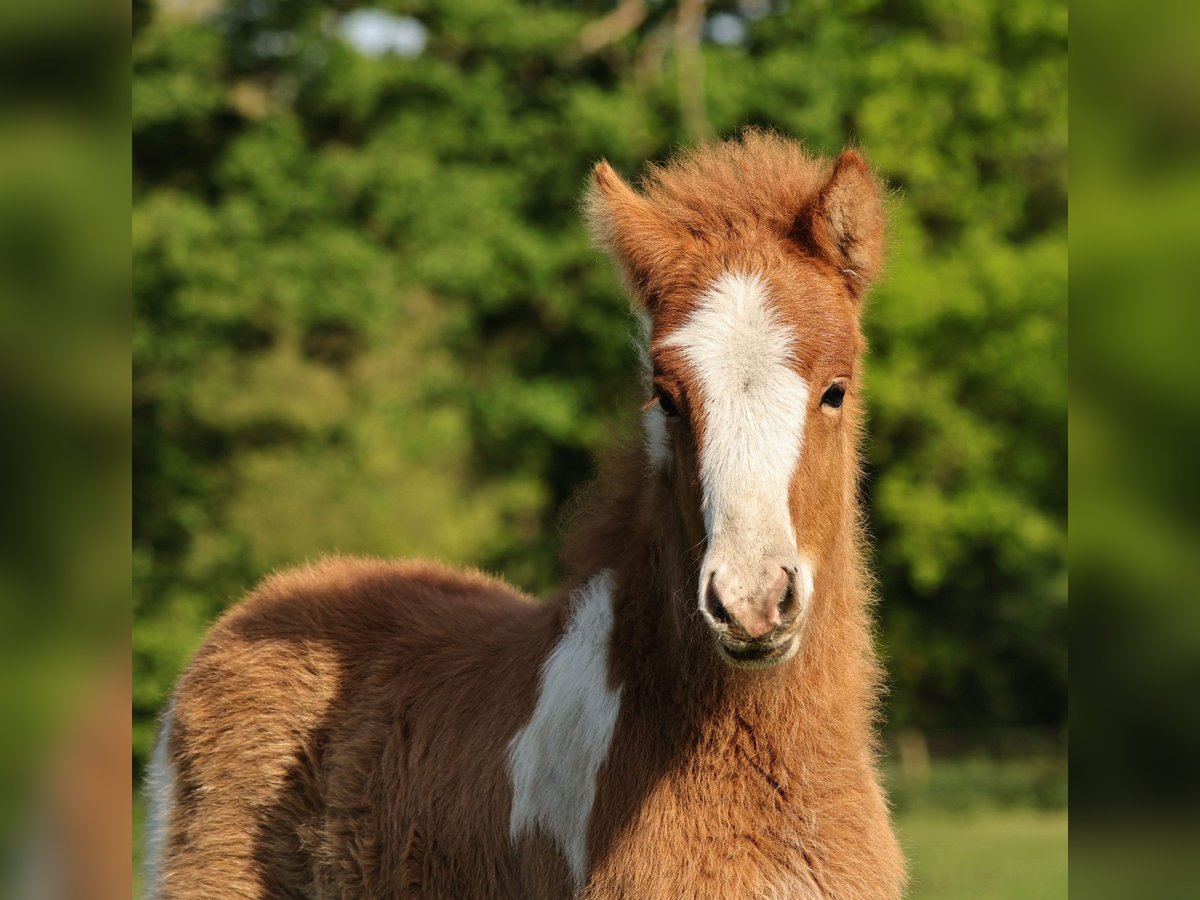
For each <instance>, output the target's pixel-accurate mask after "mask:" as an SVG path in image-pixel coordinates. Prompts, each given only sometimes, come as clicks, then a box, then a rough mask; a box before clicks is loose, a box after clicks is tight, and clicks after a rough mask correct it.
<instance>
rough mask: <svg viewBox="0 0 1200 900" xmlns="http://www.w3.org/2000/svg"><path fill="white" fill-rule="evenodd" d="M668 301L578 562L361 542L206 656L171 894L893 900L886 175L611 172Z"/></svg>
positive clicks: (731, 149) (694, 158) (164, 872)
mask: <svg viewBox="0 0 1200 900" xmlns="http://www.w3.org/2000/svg"><path fill="white" fill-rule="evenodd" d="M587 212H588V218H589V221H590V225H591V227H592V230H593V232H594V234H595V236H596V238H597V240H598V242H599V243H600V244H601V245H602V246H603V247H604V248H605V249H606V250H607V251H608V253H609V254H610V255H611V256H612V258H613V260H614V262H615V263H616V265H617V267H618V268H619V269H620V271H621V273H622V275H623V277H624V280H625V282H626V284H627V286H628V289H629V292H630V294H631V295H632V300H633V303H634V307H635V310H636V311H637V313H638V315H639V317H640V318H641V320H642V323H643V325H644V347H643V349H644V354H643V357H644V359H645V364H646V372H645V376H646V384H647V398H648V399H647V403H646V406H645V407H644V411H643V418H644V426H645V441H644V445H643V446H642V447H641V448H639V449H638V450H637V452H636V453H630V454H629V456H628V458H627V459H624V460H622V461H621V462H620V464H619V465H617V466H615V467H614V469H615V470H614V471H613V472H611V473H609V474H608V476H607V477H606V478H605V479H602V482H601V487H600V489H599V490H598V491H597V492H596V494H597V495H596V497H595V498H594V499H593V503H592V511H591V512H590V514H588V515H586V516H585V517H584V519H583V522H582V524H581V526H580V527H579V528H578V529H577V530H576V533H575V535H574V537H573V540H572V541H571V546H570V548H569V556H570V561H571V563H572V565H573V566H574V568H575V571H576V573H577V574H576V576H575V577H574V578H573V579H572V581H571V582H570V584H569V586H568V588H567V589H565V590H564V591H563V592H562V593H560V594H559V595H557V596H556V597H554V598H552V599H550V600H548V601H545V602H541V603H538V602H534V601H532V600H531V599H530V598H528V597H526V596H524V595H522V594H520V593H518V592H517V591H515V590H513V589H512V588H510V587H508V586H507V585H505V584H503V583H501V582H499V581H496V580H493V579H491V578H488V577H485V576H484V575H481V574H479V573H476V572H463V571H453V570H450V569H447V568H443V567H441V566H437V565H433V564H429V563H418V562H385V561H379V560H368V559H349V558H331V559H326V560H324V561H322V562H320V563H317V564H315V565H311V566H307V567H305V568H301V569H296V570H292V571H288V572H283V573H281V574H278V575H275V576H273V577H271V578H269V579H268V580H267V581H266V582H265V583H264V584H262V585H261V586H260V587H259V588H258V590H257V591H255V593H254V594H253V595H252V596H251V597H249V598H248V599H247V600H245V601H244V602H243V603H241V604H240V605H239V606H237V607H235V608H234V609H233V610H231V611H230V612H229V613H228V614H227V615H226V616H225V617H224V618H223V619H222V620H221V621H220V622H219V623H218V624H217V626H216V627H215V628H214V629H213V631H212V633H211V634H210V635H209V637H208V639H207V641H206V642H205V644H204V645H203V647H202V648H201V649H200V651H199V653H198V654H197V656H196V658H195V660H194V661H193V662H192V664H191V666H190V667H189V669H188V671H187V672H186V673H185V675H184V676H183V678H182V679H181V680H180V682H179V684H178V686H177V688H176V690H175V693H174V696H173V698H172V700H171V704H170V706H169V709H168V712H167V714H166V717H165V720H164V723H163V728H162V735H161V739H160V743H159V748H158V751H157V752H156V754H155V759H154V763H153V766H152V771H151V777H150V779H149V791H150V795H151V801H152V803H151V816H150V818H151V822H150V827H149V835H148V844H149V849H150V856H151V862H150V864H149V869H148V873H147V877H148V883H149V885H150V893H151V895H152V896H156V897H162V898H213V897H231V898H232V897H239V898H241V897H245V898H267V897H272V898H274V897H306V898H334V897H338V898H362V897H397V896H399V897H406V896H412V897H439V898H456V900H457V898H493V897H494V898H522V897H546V898H551V897H581V898H595V900H599V898H636V900H650V898H664V900H678V898H696V897H713V898H749V897H764V898H766V897H771V898H775V897H778V898H784V897H788V898H872V900H878V898H894V897H898V896H900V894H901V891H902V888H903V884H904V880H905V875H904V863H903V860H902V858H901V855H900V852H899V850H898V847H897V844H896V840H895V838H894V836H893V833H892V829H891V826H890V823H889V820H888V811H887V805H886V802H885V800H884V796H883V792H882V790H881V789H880V785H879V778H878V774H877V771H876V760H875V753H876V751H875V733H874V715H875V707H876V703H877V699H878V695H879V677H880V676H879V668H878V665H877V663H876V659H875V656H874V652H873V649H872V640H871V615H870V612H871V599H872V598H871V591H870V579H869V577H868V575H867V574H866V571H865V569H864V564H863V554H864V550H863V547H864V540H863V535H862V531H861V526H860V510H859V507H858V500H857V493H856V491H857V484H858V474H859V458H858V444H859V435H860V431H861V428H862V420H863V408H862V407H863V401H862V371H861V364H862V363H861V357H862V353H863V339H862V337H861V333H860V327H859V320H860V313H861V311H862V303H863V295H864V292H865V291H866V289H867V286H868V284H869V282H870V281H871V279H872V278H873V277H874V276H875V274H876V273H877V271H878V270H879V267H880V263H881V259H882V254H883V232H884V219H883V212H882V206H881V198H880V190H879V185H878V183H877V181H876V179H875V177H874V176H873V175H872V174H871V171H870V170H869V169H868V167H867V165H866V163H865V162H864V160H863V158H862V157H861V156H860V155H859V154H858V153H857V152H855V151H853V150H849V151H846V152H844V153H842V154H841V156H840V157H838V159H837V161H836V162H834V163H833V164H832V165H831V164H829V163H828V162H826V161H824V160H820V159H815V158H811V157H809V156H808V155H806V154H805V152H804V151H803V150H802V149H801V148H800V147H799V146H798V145H797V144H795V143H792V142H790V141H787V140H785V139H783V138H780V137H776V136H772V135H767V134H760V133H756V132H749V133H747V134H745V135H744V136H743V137H742V138H741V139H740V140H737V141H731V142H727V143H718V144H712V145H709V146H706V147H703V148H701V149H698V150H695V151H692V152H690V153H687V154H684V155H682V156H681V157H679V158H678V159H676V160H675V161H673V162H671V163H670V164H668V165H667V166H665V167H662V168H652V169H651V170H650V171H649V173H648V174H647V176H646V178H645V180H644V183H643V190H642V191H641V192H637V191H634V190H633V189H632V188H630V187H629V186H628V185H627V184H626V183H624V182H623V181H622V180H621V179H620V178H619V177H618V175H617V174H616V173H615V172H614V171H613V169H612V168H610V167H609V166H608V165H607V164H606V163H600V164H599V165H597V166H596V168H595V172H594V174H593V178H592V181H591V184H590V187H589V188H588V193H587Z"/></svg>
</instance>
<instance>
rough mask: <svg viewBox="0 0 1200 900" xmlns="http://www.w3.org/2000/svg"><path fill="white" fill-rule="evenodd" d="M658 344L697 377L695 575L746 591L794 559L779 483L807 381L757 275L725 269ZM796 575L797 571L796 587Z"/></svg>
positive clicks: (794, 454)
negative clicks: (701, 532)
mask: <svg viewBox="0 0 1200 900" xmlns="http://www.w3.org/2000/svg"><path fill="white" fill-rule="evenodd" d="M664 345H665V346H670V347H677V348H678V349H679V350H681V351H682V353H683V355H684V357H685V358H686V359H687V361H688V363H689V365H690V366H691V367H692V371H693V373H694V375H695V377H696V380H697V382H698V383H699V386H700V394H701V396H700V398H699V402H700V405H701V407H702V409H703V414H704V434H703V440H702V442H701V447H700V455H699V466H700V484H701V489H702V501H701V502H702V508H703V513H704V523H705V528H706V530H707V532H708V538H709V548H708V553H707V554H706V557H705V563H704V566H703V567H702V576H701V577H702V578H707V577H708V576H709V575H711V574H712V573H714V572H716V573H717V574H718V576H719V577H721V578H723V580H724V581H725V582H726V583H727V584H731V585H741V586H742V589H743V590H746V591H750V590H753V589H754V586H755V585H758V584H761V583H764V581H765V583H767V584H769V583H770V582H771V581H772V580H773V578H774V577H775V574H776V573H777V572H778V568H772V566H775V565H776V564H777V563H782V562H789V563H790V564H793V565H795V564H796V563H797V562H798V560H797V559H796V554H797V549H796V534H795V530H794V528H793V526H792V517H791V510H790V508H789V491H790V487H791V480H792V476H793V474H794V473H795V470H796V464H797V462H798V461H799V459H800V450H801V446H802V445H803V442H804V426H805V421H806V418H807V415H808V398H809V387H808V384H807V382H805V380H804V379H803V378H802V377H800V375H799V374H798V373H797V372H796V370H795V369H794V368H793V362H794V346H793V338H792V334H791V331H790V330H789V328H788V327H787V326H786V325H785V324H784V323H782V322H780V321H779V320H778V318H777V316H776V314H775V312H774V310H773V309H772V308H771V304H770V295H769V292H768V289H767V285H766V283H765V282H764V281H763V280H762V279H761V278H760V277H758V276H756V275H739V274H725V275H722V276H721V277H720V278H718V279H717V280H716V281H715V282H714V283H713V285H712V287H710V288H709V289H708V290H707V291H706V292H705V293H704V295H703V296H702V297H701V298H700V300H699V302H698V304H697V306H696V308H695V310H693V311H692V313H691V315H690V316H689V317H688V319H687V321H686V322H684V324H683V325H682V326H680V327H679V328H678V329H676V330H675V331H674V332H673V333H672V334H671V335H670V336H669V337H668V338H667V339H666V340H665V341H664ZM807 580H808V582H809V584H811V577H809V578H808V579H807ZM804 581H805V578H804V576H801V584H800V585H799V587H800V588H801V589H804V588H805V587H807V585H805V584H804ZM705 583H706V582H702V584H701V590H702V591H703V588H704V584H705ZM809 592H810V593H811V588H809ZM807 599H808V598H807V597H802V598H801V601H802V603H803V602H807Z"/></svg>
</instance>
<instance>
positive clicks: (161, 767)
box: [143, 705, 175, 900]
mask: <svg viewBox="0 0 1200 900" xmlns="http://www.w3.org/2000/svg"><path fill="white" fill-rule="evenodd" d="M174 723H175V714H174V709H173V705H168V706H167V711H166V714H165V715H164V716H163V721H162V727H161V729H160V731H159V734H158V741H157V742H156V743H155V745H154V755H153V756H152V757H151V758H150V768H149V770H148V771H147V773H146V789H145V790H146V801H147V805H148V807H149V810H148V815H147V817H146V837H145V841H146V844H145V846H146V861H145V863H144V864H143V880H144V882H145V884H146V893H145V896H146V898H147V900H152V898H155V897H158V896H159V895H160V892H161V890H162V885H161V884H160V882H159V874H160V872H161V871H162V858H163V854H164V853H165V852H166V849H167V834H168V827H169V826H170V822H171V810H172V808H173V807H174V805H175V766H174V764H173V763H172V761H171V756H170V752H169V750H168V746H169V744H170V741H171V731H172V728H173V726H174Z"/></svg>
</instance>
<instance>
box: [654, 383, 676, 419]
mask: <svg viewBox="0 0 1200 900" xmlns="http://www.w3.org/2000/svg"><path fill="white" fill-rule="evenodd" d="M654 396H655V397H656V398H658V406H659V409H661V410H662V411H663V414H664V415H666V417H667V418H668V419H674V418H676V417H677V416H678V415H679V407H678V406H676V405H675V401H674V400H672V399H671V395H670V394H668V393H667V392H666V391H664V390H663V389H662V388H655V389H654Z"/></svg>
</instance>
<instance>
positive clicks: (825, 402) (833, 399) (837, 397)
mask: <svg viewBox="0 0 1200 900" xmlns="http://www.w3.org/2000/svg"><path fill="white" fill-rule="evenodd" d="M844 399H846V386H845V385H844V384H831V385H830V386H829V389H828V390H826V391H825V393H824V394H822V395H821V405H822V406H828V407H829V408H830V409H840V408H841V406H842V401H843V400H844Z"/></svg>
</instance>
